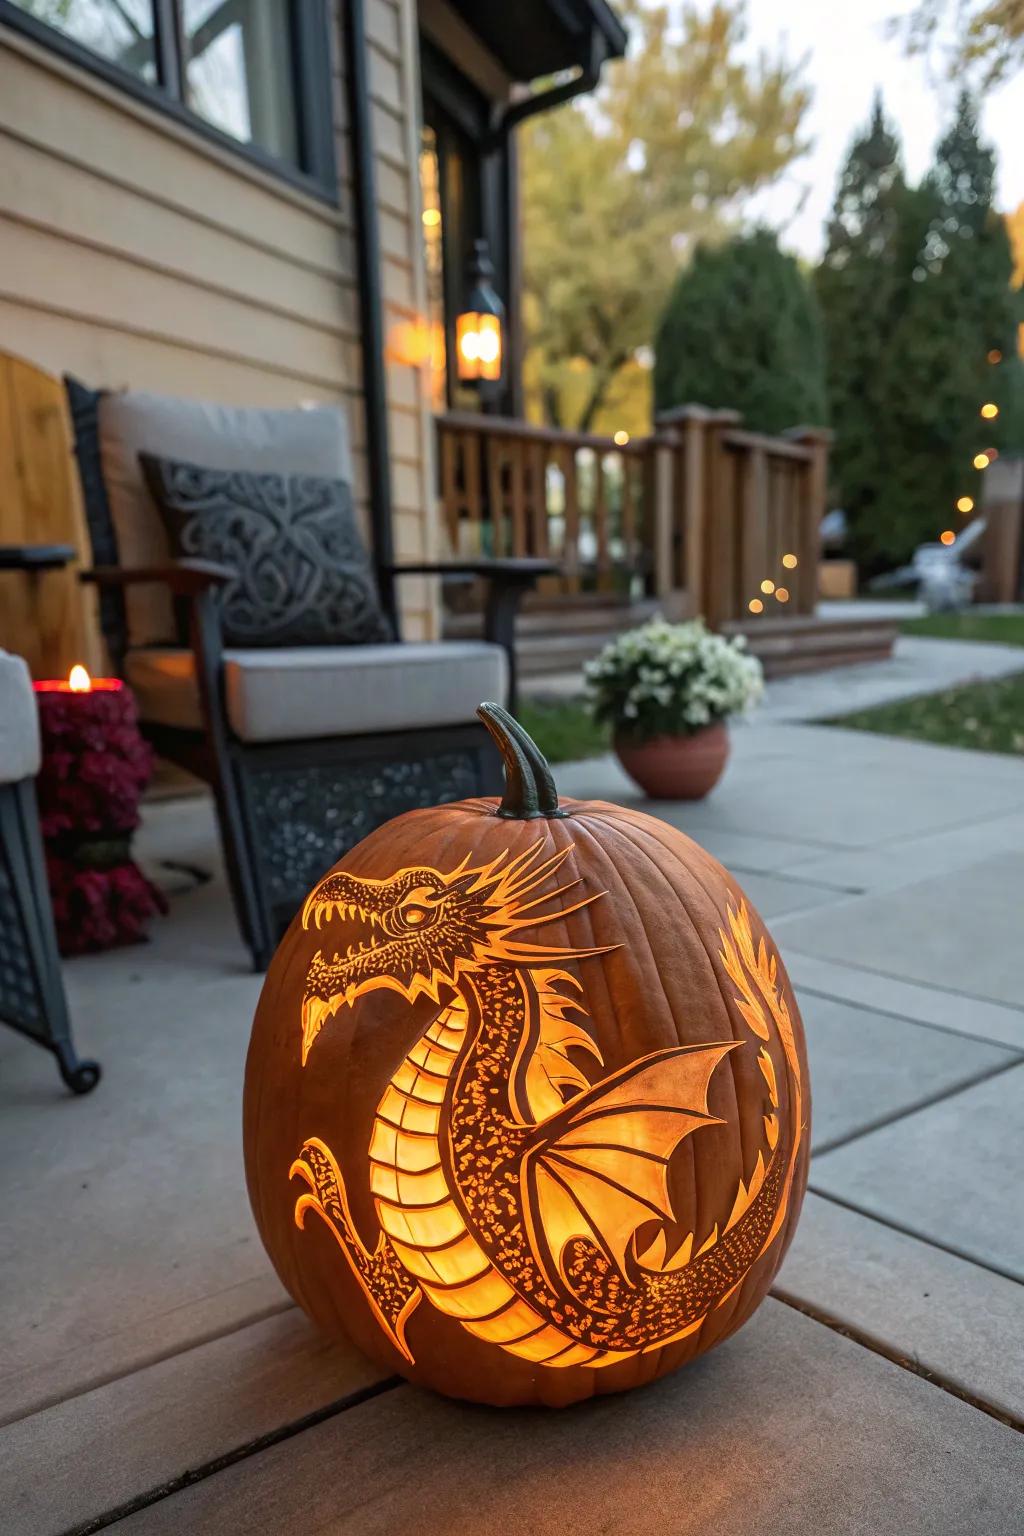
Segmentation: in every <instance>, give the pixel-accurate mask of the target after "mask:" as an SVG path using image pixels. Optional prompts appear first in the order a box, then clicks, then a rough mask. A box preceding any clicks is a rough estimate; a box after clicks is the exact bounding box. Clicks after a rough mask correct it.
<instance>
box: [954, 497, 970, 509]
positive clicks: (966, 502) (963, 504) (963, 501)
mask: <svg viewBox="0 0 1024 1536" xmlns="http://www.w3.org/2000/svg"><path fill="white" fill-rule="evenodd" d="M956 509H957V511H958V512H973V511H974V497H973V496H961V497H960V499H959V500H958V502H957V504H956Z"/></svg>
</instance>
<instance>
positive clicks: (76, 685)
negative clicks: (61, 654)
mask: <svg viewBox="0 0 1024 1536" xmlns="http://www.w3.org/2000/svg"><path fill="white" fill-rule="evenodd" d="M68 687H69V688H70V689H71V692H72V693H91V692H92V678H91V677H90V676H89V674H88V672H87V671H86V670H85V668H84V667H83V666H82V664H81V663H80V662H77V661H76V662H75V665H74V666H73V667H72V668H71V671H70V672H69V673H68Z"/></svg>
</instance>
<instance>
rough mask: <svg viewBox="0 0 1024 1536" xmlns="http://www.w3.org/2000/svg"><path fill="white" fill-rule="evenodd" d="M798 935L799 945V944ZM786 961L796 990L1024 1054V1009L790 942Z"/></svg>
mask: <svg viewBox="0 0 1024 1536" xmlns="http://www.w3.org/2000/svg"><path fill="white" fill-rule="evenodd" d="M799 938H800V935H799V931H797V933H796V935H795V942H797V943H798V942H799ZM781 949H782V957H783V959H784V960H785V962H786V970H787V971H788V972H789V978H790V980H791V981H792V983H793V985H794V986H795V987H798V988H802V989H803V990H804V991H806V992H808V993H813V994H814V995H815V996H818V997H831V998H837V999H839V1000H841V1001H845V1002H850V1003H857V1004H858V1005H859V1006H861V1007H864V1008H873V1009H875V1010H876V1011H877V1012H878V1013H883V1014H887V1015H889V1016H891V1017H894V1018H904V1019H909V1020H911V1022H913V1023H917V1024H931V1025H932V1026H933V1027H934V1028H935V1029H948V1030H952V1031H953V1033H954V1034H960V1035H968V1036H970V1037H971V1038H972V1039H975V1040H988V1041H991V1042H992V1043H993V1044H994V1045H1006V1046H1009V1047H1010V1049H1011V1050H1014V1051H1021V1052H1024V1010H1022V1009H1019V1008H1008V1007H1006V1006H1005V1005H1004V1004H1002V1003H989V1002H985V1001H984V1000H983V999H982V998H977V997H963V996H961V995H960V994H959V993H956V992H947V991H944V990H942V988H940V987H927V986H923V985H921V983H919V982H915V981H902V980H901V979H900V978H899V977H898V976H883V975H881V974H879V972H877V971H870V970H865V969H864V968H863V967H860V966H854V965H842V964H840V963H839V962H838V961H836V960H822V959H820V958H819V957H818V956H816V955H805V954H803V953H801V951H800V950H799V949H795V948H794V947H793V944H792V943H790V942H786V941H783V942H782V944H781Z"/></svg>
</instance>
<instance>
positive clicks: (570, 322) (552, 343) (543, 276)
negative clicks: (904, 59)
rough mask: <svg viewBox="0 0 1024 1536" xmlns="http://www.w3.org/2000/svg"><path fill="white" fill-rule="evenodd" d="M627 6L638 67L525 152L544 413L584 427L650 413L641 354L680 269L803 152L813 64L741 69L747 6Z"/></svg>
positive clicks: (549, 120) (630, 60)
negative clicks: (638, 409)
mask: <svg viewBox="0 0 1024 1536" xmlns="http://www.w3.org/2000/svg"><path fill="white" fill-rule="evenodd" d="M620 9H622V10H625V12H626V19H627V21H628V24H629V27H630V34H631V43H630V49H629V53H628V56H627V58H625V59H624V60H621V61H619V62H617V63H614V64H610V65H608V66H607V67H606V70H605V80H604V83H603V84H602V86H601V89H600V90H599V91H598V92H597V94H596V96H595V97H593V98H589V99H584V100H581V101H579V102H574V103H573V104H572V106H570V107H566V108H563V109H561V110H559V111H554V112H549V113H546V114H544V115H542V116H539V117H536V118H534V119H532V120H531V121H529V122H528V123H526V124H525V125H524V128H523V133H522V140H521V163H522V181H521V189H522V222H523V251H524V286H525V302H524V314H525V317H526V323H527V327H528V344H529V347H530V349H531V354H532V355H530V356H529V357H528V361H527V370H526V377H527V383H528V386H532V388H531V389H530V393H531V395H532V397H533V399H532V401H531V404H532V407H533V410H532V414H535V415H537V416H540V417H542V418H543V419H545V420H547V421H548V422H550V423H551V424H552V425H556V426H570V425H572V426H578V427H580V428H582V429H584V430H587V429H593V428H594V427H595V425H601V424H602V410H603V408H604V407H605V406H606V403H607V402H608V401H609V400H610V399H615V400H616V402H617V405H616V409H617V411H618V412H619V413H620V414H621V413H625V414H626V415H627V416H628V417H629V418H630V419H634V404H635V401H636V400H637V398H640V399H642V400H643V401H644V403H645V405H646V401H647V399H648V397H649V385H648V382H647V380H646V378H645V377H644V370H643V368H642V367H638V366H637V354H638V353H641V355H642V350H643V349H644V348H646V347H648V346H649V345H650V343H651V341H652V338H653V335H654V330H655V326H656V324H657V319H658V316H659V315H660V313H661V310H662V308H663V306H664V303H665V298H666V295H667V294H668V292H669V289H670V288H671V286H672V282H673V279H674V278H675V276H676V273H677V272H678V270H679V268H680V266H681V264H682V263H683V262H684V261H685V259H686V258H687V257H688V255H689V253H690V251H691V250H692V248H693V247H694V245H695V244H696V243H697V242H698V241H707V240H709V239H715V238H721V237H722V236H724V235H726V234H728V233H730V232H731V229H732V228H733V227H735V224H736V223H737V222H738V219H739V216H740V214H741V212H742V208H743V203H744V199H745V198H747V197H748V196H749V195H750V194H751V193H753V192H755V191H757V190H758V189H759V188H761V187H764V186H766V185H768V184H769V183H770V182H772V181H774V180H775V179H776V178H777V177H778V176H779V175H780V174H781V173H782V172H783V171H784V170H785V169H786V167H787V166H788V165H790V164H791V162H792V161H793V160H794V159H795V158H796V157H798V156H799V155H800V154H802V153H803V152H804V149H805V148H806V145H805V144H804V142H803V140H802V139H801V135H800V127H801V122H802V119H803V116H804V112H805V110H806V108H807V105H808V100H809V97H808V93H807V90H806V88H805V86H804V84H803V82H802V79H801V71H800V66H799V65H793V64H792V63H790V61H789V60H788V59H787V57H786V56H785V55H784V54H783V53H781V52H780V53H778V54H777V55H775V56H769V55H768V54H766V53H764V52H762V53H761V54H759V55H758V56H756V57H754V58H753V59H751V58H748V57H746V56H744V53H743V44H744V41H745V22H744V6H743V3H742V0H712V3H710V4H702V5H696V4H690V5H687V6H685V7H684V9H683V10H682V13H681V16H680V14H679V12H678V8H677V7H674V6H672V7H670V6H668V5H659V4H650V5H648V4H641V3H639V0H632V3H630V4H628V5H626V6H624V7H620ZM624 382H625V385H626V387H625V389H624V388H623V384H624ZM611 424H612V423H608V425H611ZM621 424H622V422H621V420H615V421H614V425H615V426H619V425H621Z"/></svg>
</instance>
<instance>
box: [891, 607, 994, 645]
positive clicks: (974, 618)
mask: <svg viewBox="0 0 1024 1536" xmlns="http://www.w3.org/2000/svg"><path fill="white" fill-rule="evenodd" d="M900 628H901V629H902V631H903V633H904V634H905V635H928V636H931V637H932V638H933V639H938V640H995V641H998V642H999V643H1000V644H1002V645H1024V609H1021V611H1020V612H1019V613H971V612H970V610H968V611H967V612H966V613H928V614H925V616H924V617H923V618H921V619H905V620H904V621H903V623H902V624H901V625H900Z"/></svg>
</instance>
